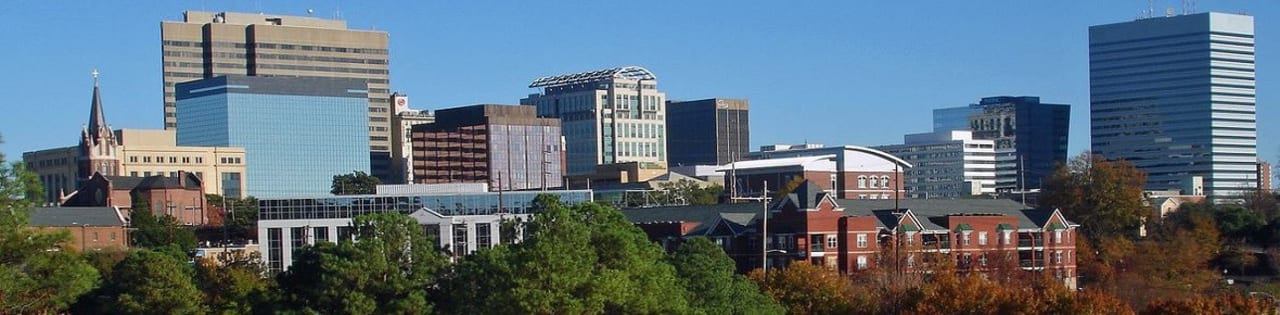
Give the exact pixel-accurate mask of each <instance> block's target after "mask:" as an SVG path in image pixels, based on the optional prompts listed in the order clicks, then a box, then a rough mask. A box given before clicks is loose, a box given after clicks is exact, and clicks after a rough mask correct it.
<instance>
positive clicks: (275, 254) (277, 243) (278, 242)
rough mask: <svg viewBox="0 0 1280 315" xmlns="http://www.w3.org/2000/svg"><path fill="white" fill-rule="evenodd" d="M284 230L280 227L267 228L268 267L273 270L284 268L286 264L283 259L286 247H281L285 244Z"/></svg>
mask: <svg viewBox="0 0 1280 315" xmlns="http://www.w3.org/2000/svg"><path fill="white" fill-rule="evenodd" d="M282 232H283V231H282V230H281V229H280V228H268V229H267V268H269V269H271V270H272V271H281V270H283V269H284V264H283V262H282V261H281V260H282V259H284V249H282V248H280V247H281V246H284V243H283V237H282V236H283V233H282Z"/></svg>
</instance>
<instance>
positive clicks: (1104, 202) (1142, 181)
mask: <svg viewBox="0 0 1280 315" xmlns="http://www.w3.org/2000/svg"><path fill="white" fill-rule="evenodd" d="M1146 178H1147V175H1146V174H1145V173H1143V172H1141V171H1138V169H1137V168H1134V166H1133V164H1132V163H1129V162H1126V161H1123V160H1121V161H1107V160H1105V159H1104V158H1103V157H1102V156H1100V155H1092V154H1090V153H1088V152H1086V153H1083V154H1081V155H1079V156H1077V157H1075V158H1073V159H1072V160H1071V161H1070V162H1069V164H1067V165H1059V166H1058V168H1057V170H1056V171H1055V172H1054V173H1053V175H1050V176H1049V177H1048V178H1046V179H1045V184H1044V190H1043V193H1042V194H1043V195H1042V196H1041V205H1043V206H1047V207H1051V208H1058V209H1060V210H1062V212H1063V214H1064V215H1066V216H1067V218H1068V219H1070V220H1072V221H1075V222H1076V223H1080V225H1081V229H1083V231H1084V235H1085V236H1086V237H1088V238H1089V239H1090V240H1094V241H1096V240H1098V239H1101V238H1110V237H1118V236H1124V235H1130V234H1133V232H1134V231H1136V229H1137V227H1138V225H1139V224H1140V223H1141V222H1142V220H1143V218H1144V217H1148V216H1149V214H1150V212H1151V211H1149V210H1148V207H1147V206H1145V205H1144V204H1143V198H1144V197H1143V193H1142V189H1143V186H1145V185H1146V181H1147V180H1146Z"/></svg>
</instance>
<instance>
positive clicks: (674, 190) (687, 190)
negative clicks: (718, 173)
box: [658, 179, 724, 205]
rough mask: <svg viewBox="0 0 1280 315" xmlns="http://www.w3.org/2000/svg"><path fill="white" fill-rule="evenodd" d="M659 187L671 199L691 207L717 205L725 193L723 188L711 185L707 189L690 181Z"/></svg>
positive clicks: (665, 184)
mask: <svg viewBox="0 0 1280 315" xmlns="http://www.w3.org/2000/svg"><path fill="white" fill-rule="evenodd" d="M658 186H659V188H661V189H662V190H663V191H665V192H666V193H667V194H668V195H669V196H670V197H671V198H670V199H676V200H683V201H685V202H687V203H688V204H691V205H714V204H717V203H719V197H720V194H721V193H724V187H723V186H720V185H717V184H711V185H708V186H707V187H702V186H700V185H698V183H697V182H694V181H692V180H688V179H680V180H677V181H674V182H665V183H661V184H658Z"/></svg>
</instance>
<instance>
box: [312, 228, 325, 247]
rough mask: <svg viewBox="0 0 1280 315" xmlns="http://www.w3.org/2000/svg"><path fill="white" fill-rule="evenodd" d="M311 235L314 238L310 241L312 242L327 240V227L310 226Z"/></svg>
mask: <svg viewBox="0 0 1280 315" xmlns="http://www.w3.org/2000/svg"><path fill="white" fill-rule="evenodd" d="M311 235H312V236H313V237H314V239H313V240H312V241H311V243H312V244H315V243H319V242H328V241H329V227H326V226H319V227H314V228H312V232H311Z"/></svg>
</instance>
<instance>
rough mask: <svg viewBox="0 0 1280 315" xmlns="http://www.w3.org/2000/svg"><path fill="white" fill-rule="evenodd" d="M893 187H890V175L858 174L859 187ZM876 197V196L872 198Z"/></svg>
mask: <svg viewBox="0 0 1280 315" xmlns="http://www.w3.org/2000/svg"><path fill="white" fill-rule="evenodd" d="M881 187H884V188H891V187H889V176H880V177H879V178H876V177H875V176H870V177H868V176H862V175H860V176H858V188H881ZM872 199H875V198H872Z"/></svg>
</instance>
